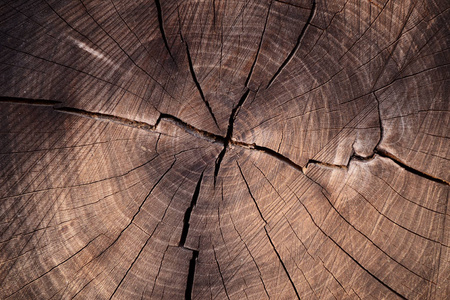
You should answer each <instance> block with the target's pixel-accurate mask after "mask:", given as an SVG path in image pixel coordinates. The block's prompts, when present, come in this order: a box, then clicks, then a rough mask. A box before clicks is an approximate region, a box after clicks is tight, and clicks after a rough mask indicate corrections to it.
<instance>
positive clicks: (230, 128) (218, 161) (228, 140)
mask: <svg viewBox="0 0 450 300" xmlns="http://www.w3.org/2000/svg"><path fill="white" fill-rule="evenodd" d="M249 93H250V90H249V89H247V90H246V91H245V93H244V94H243V95H242V97H241V99H240V100H239V102H238V104H236V106H235V107H234V108H233V109H232V110H231V114H230V119H229V120H228V129H227V135H226V136H225V139H224V140H223V149H222V151H221V152H220V153H219V156H217V159H216V165H215V168H214V186H215V185H216V179H217V175H218V174H219V170H220V164H221V163H222V160H223V158H224V156H225V153H226V151H227V148H228V145H229V144H230V143H233V141H232V140H231V137H232V136H233V127H234V121H235V120H236V115H237V113H238V111H239V109H240V108H241V106H242V105H243V104H244V102H245V100H246V99H247V97H248V94H249ZM233 144H234V143H233Z"/></svg>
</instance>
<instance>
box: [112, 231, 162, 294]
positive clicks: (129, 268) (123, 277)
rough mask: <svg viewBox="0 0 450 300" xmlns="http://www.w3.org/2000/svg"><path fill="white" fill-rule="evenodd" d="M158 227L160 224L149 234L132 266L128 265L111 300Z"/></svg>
mask: <svg viewBox="0 0 450 300" xmlns="http://www.w3.org/2000/svg"><path fill="white" fill-rule="evenodd" d="M157 228H158V225H157V226H155V228H154V229H153V232H152V233H151V234H149V237H148V238H147V240H146V241H145V243H144V245H143V246H142V247H141V249H140V250H139V252H138V254H137V255H136V257H135V258H134V259H133V262H132V263H131V264H130V266H129V267H128V269H127V271H126V272H125V274H124V275H123V276H122V278H121V279H120V281H119V284H117V286H116V288H115V289H114V291H113V293H112V294H111V296H110V297H109V299H110V300H111V299H112V298H113V297H114V295H115V294H116V292H117V290H118V289H119V287H120V286H121V285H122V283H123V281H124V280H125V278H126V277H127V275H128V273H129V272H130V271H131V269H132V268H133V266H134V264H135V263H136V261H137V260H138V258H139V256H141V254H142V251H144V249H145V246H147V244H148V242H150V239H151V238H152V237H153V234H154V233H155V231H156V229H157ZM144 232H145V231H144Z"/></svg>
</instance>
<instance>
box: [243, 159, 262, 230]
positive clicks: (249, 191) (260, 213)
mask: <svg viewBox="0 0 450 300" xmlns="http://www.w3.org/2000/svg"><path fill="white" fill-rule="evenodd" d="M236 164H237V166H238V169H239V172H240V173H241V176H242V179H243V180H244V182H245V185H246V186H247V190H248V193H249V194H250V197H251V198H252V199H253V203H254V204H255V206H256V209H257V210H258V213H259V216H260V217H261V219H262V220H263V221H264V223H265V224H267V221H266V219H265V218H264V216H263V214H262V212H261V210H260V209H259V206H258V203H257V202H256V199H255V197H253V194H252V191H251V190H250V186H249V185H248V182H247V179H245V177H244V173H243V172H242V169H241V166H240V165H239V163H238V162H237V161H236Z"/></svg>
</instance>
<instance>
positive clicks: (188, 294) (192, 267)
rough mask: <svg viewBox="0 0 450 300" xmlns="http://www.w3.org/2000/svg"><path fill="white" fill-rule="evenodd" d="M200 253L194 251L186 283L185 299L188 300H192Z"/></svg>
mask: <svg viewBox="0 0 450 300" xmlns="http://www.w3.org/2000/svg"><path fill="white" fill-rule="evenodd" d="M198 254H199V252H198V251H196V250H193V251H192V258H191V260H190V261H189V273H188V277H187V282H186V291H185V293H184V298H185V299H186V300H191V299H192V289H193V287H194V275H195V266H196V265H197V259H198Z"/></svg>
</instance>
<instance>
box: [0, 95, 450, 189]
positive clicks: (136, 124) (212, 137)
mask: <svg viewBox="0 0 450 300" xmlns="http://www.w3.org/2000/svg"><path fill="white" fill-rule="evenodd" d="M249 92H250V90H249V89H247V90H246V92H245V93H244V94H243V96H242V98H241V99H240V101H239V103H238V104H237V105H236V106H235V107H234V108H233V110H232V112H231V115H230V119H229V124H228V130H227V134H226V136H225V137H224V136H221V135H217V134H213V133H210V132H208V131H205V130H201V129H198V128H196V127H194V126H192V125H190V124H188V123H186V122H184V121H183V120H181V119H179V118H177V117H175V116H173V115H170V114H165V113H161V114H160V115H159V117H158V119H157V121H156V123H155V124H154V125H152V124H149V123H146V122H142V121H136V120H133V119H127V118H123V117H119V116H115V115H110V114H103V113H98V112H91V111H86V110H82V109H78V108H73V107H61V106H59V105H61V102H60V101H55V100H47V99H28V98H16V97H0V103H9V104H18V105H21V104H23V105H30V106H44V107H50V108H53V110H55V111H57V112H61V113H67V114H72V115H76V116H79V117H84V118H89V119H94V120H99V121H107V122H112V123H116V124H119V125H123V126H128V127H133V128H136V129H143V130H146V131H149V132H157V127H158V125H159V124H160V122H161V121H162V120H165V121H168V122H170V123H172V124H174V125H175V126H177V127H179V128H181V129H183V130H184V131H185V132H187V133H189V134H191V135H193V136H194V137H197V138H201V139H204V140H207V141H209V142H211V143H219V144H222V145H223V146H224V147H223V150H222V151H221V152H220V153H219V155H218V157H217V159H216V164H215V170H214V184H215V182H216V178H217V175H218V173H219V170H220V165H221V162H222V160H223V158H224V156H225V153H226V150H227V149H228V147H229V145H233V146H237V147H242V148H245V149H250V150H257V151H261V152H263V153H265V154H267V155H270V156H272V157H274V158H276V159H278V160H280V161H282V162H284V163H286V164H288V165H289V166H291V167H293V168H294V169H296V170H298V171H300V172H302V173H303V174H304V173H305V172H306V169H307V168H308V166H309V165H310V164H315V165H319V166H322V167H328V168H336V169H348V167H349V166H350V163H351V162H352V161H354V160H358V161H369V160H372V159H374V158H375V156H376V155H378V156H381V157H384V158H388V159H390V160H392V161H393V162H394V163H396V164H397V165H398V166H400V167H402V168H403V169H405V170H406V171H409V172H411V173H413V174H416V175H418V176H420V177H423V178H426V179H428V180H431V181H434V182H437V183H441V184H445V185H450V183H449V182H448V181H446V180H444V179H441V178H437V177H435V176H433V175H430V174H427V173H425V172H422V171H419V170H417V169H414V168H412V167H410V166H408V165H406V164H405V163H404V162H402V161H401V160H400V159H399V158H397V157H396V156H394V155H393V154H391V153H389V152H387V151H386V150H383V149H380V148H379V146H378V145H377V146H376V147H375V149H374V151H373V153H372V154H371V155H370V156H365V157H364V156H360V155H357V154H355V153H353V155H352V156H351V157H350V159H349V160H348V163H347V165H339V164H331V163H327V162H321V161H318V160H314V159H310V160H308V162H307V164H306V166H305V167H302V166H300V165H298V164H296V163H295V162H294V161H292V160H291V159H290V158H288V157H286V156H284V155H283V154H281V153H279V152H277V151H275V150H272V149H270V148H267V147H264V146H259V145H256V144H254V143H253V144H250V143H245V142H241V141H236V140H234V139H233V138H232V135H233V126H234V121H235V119H236V116H237V114H238V112H239V109H240V107H241V106H242V105H243V104H244V102H245V100H246V98H247V97H248V94H249ZM377 101H378V100H377ZM380 122H381V120H380ZM157 133H159V132H157ZM382 136H383V129H382V126H381V123H380V141H381V139H382ZM380 141H379V142H378V144H379V143H380Z"/></svg>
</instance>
